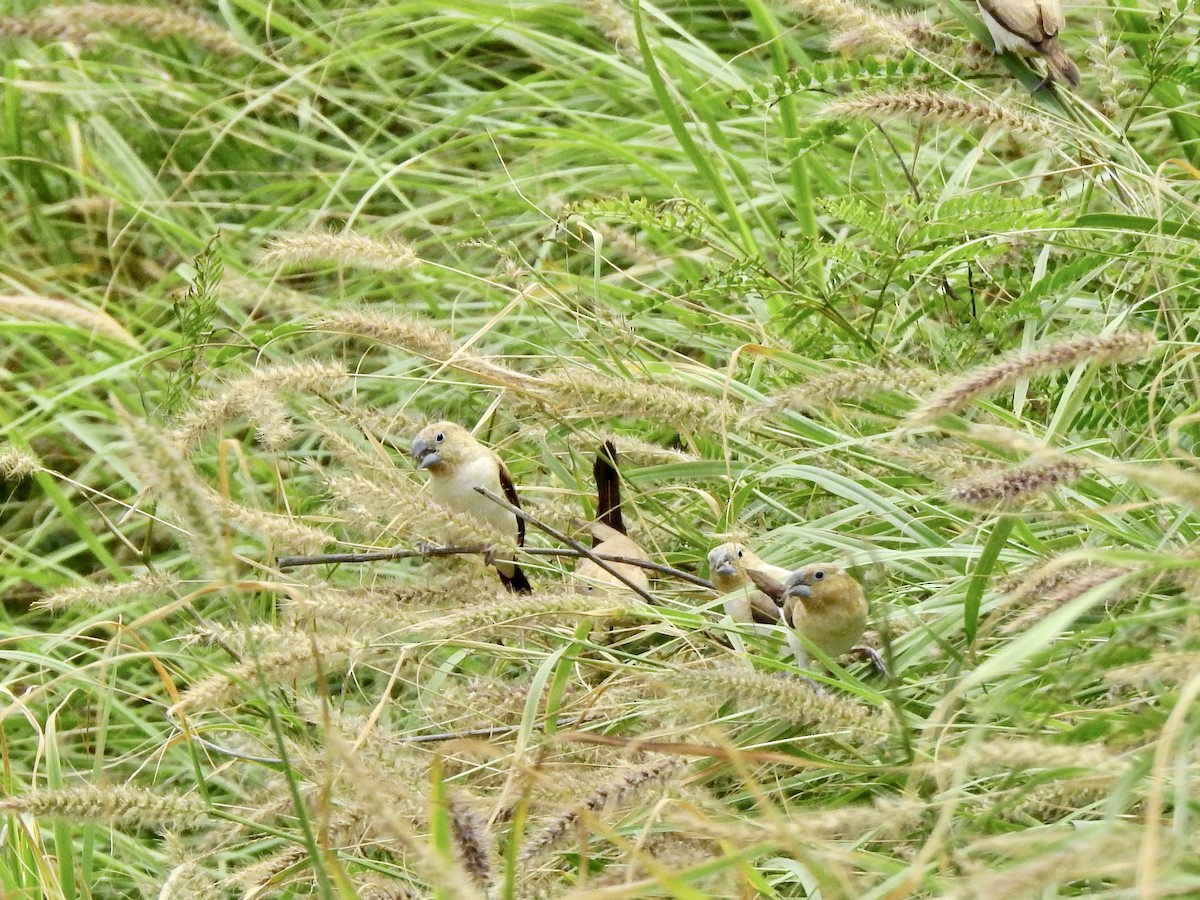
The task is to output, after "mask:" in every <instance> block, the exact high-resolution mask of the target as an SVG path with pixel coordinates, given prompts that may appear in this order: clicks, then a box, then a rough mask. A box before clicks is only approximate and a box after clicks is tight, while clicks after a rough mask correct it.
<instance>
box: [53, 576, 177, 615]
mask: <svg viewBox="0 0 1200 900" xmlns="http://www.w3.org/2000/svg"><path fill="white" fill-rule="evenodd" d="M178 585H179V582H178V581H177V580H176V579H174V578H171V577H170V576H168V575H166V574H164V573H162V572H147V573H146V574H144V575H141V576H139V577H137V578H132V579H130V580H129V581H122V582H118V583H116V584H81V585H78V586H76V587H69V588H66V589H64V590H61V591H55V592H54V593H53V594H47V595H46V596H45V597H42V598H41V599H39V600H37V601H35V602H34V604H33V605H34V607H36V608H37V609H45V610H50V611H51V612H61V611H62V610H65V609H70V608H72V607H75V606H91V607H95V608H97V609H108V608H110V607H113V606H117V605H119V604H121V603H124V602H125V601H126V600H134V599H137V598H140V597H148V596H151V595H155V594H166V593H168V592H173V591H174V590H175V589H176V588H177V587H178Z"/></svg>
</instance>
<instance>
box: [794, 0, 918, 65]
mask: <svg viewBox="0 0 1200 900" xmlns="http://www.w3.org/2000/svg"><path fill="white" fill-rule="evenodd" d="M784 6H785V7H786V8H787V9H790V10H794V11H795V12H798V13H800V14H801V15H803V16H805V17H807V18H810V19H814V20H816V21H818V22H821V23H822V24H824V25H828V26H829V27H830V29H831V30H833V31H842V32H844V31H851V30H853V31H855V32H856V33H857V34H858V35H859V36H860V41H861V45H862V46H863V47H864V48H865V49H871V50H887V51H889V52H891V53H897V54H900V53H905V52H906V51H908V50H909V49H910V48H911V44H910V42H909V39H908V37H907V35H905V34H904V32H903V31H902V30H901V29H900V28H899V27H898V25H897V23H896V22H895V21H893V20H892V19H891V18H889V17H886V16H881V15H879V14H878V13H876V12H874V11H872V10H870V9H868V8H867V7H865V6H860V5H859V4H857V3H854V2H852V0H785V2H784Z"/></svg>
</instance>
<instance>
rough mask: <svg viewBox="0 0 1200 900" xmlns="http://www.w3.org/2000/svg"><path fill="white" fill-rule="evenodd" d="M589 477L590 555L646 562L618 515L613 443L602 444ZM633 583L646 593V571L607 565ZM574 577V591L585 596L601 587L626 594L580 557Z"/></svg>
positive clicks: (611, 577) (608, 574)
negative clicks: (592, 508)
mask: <svg viewBox="0 0 1200 900" xmlns="http://www.w3.org/2000/svg"><path fill="white" fill-rule="evenodd" d="M592 476H593V477H594V478H595V480H596V519H595V521H593V522H589V523H588V524H587V526H586V530H587V532H588V533H589V534H590V535H591V536H592V552H593V553H595V554H596V555H598V556H621V557H624V558H625V559H641V560H645V561H647V562H649V560H650V557H649V556H647V555H646V551H644V550H643V549H642V548H641V547H639V546H638V545H637V543H636V542H634V540H633V539H632V538H630V537H629V532H628V531H627V530H626V529H625V518H624V516H623V515H622V513H621V476H620V475H619V474H618V472H617V448H616V447H615V446H614V445H613V442H612V441H605V442H604V443H603V445H601V447H600V452H599V453H597V454H596V461H595V462H594V463H593V464H592ZM608 565H610V566H611V567H612V568H613V569H614V570H615V571H617V572H620V573H621V574H622V575H623V576H625V578H626V579H627V580H628V581H629V582H631V583H632V584H635V585H637V586H638V587H639V588H641V589H642V590H649V588H650V578H649V577H648V576H647V574H646V570H645V569H643V568H641V567H640V566H634V565H630V564H628V563H608ZM575 574H576V576H578V577H579V578H580V579H581V580H580V582H579V583H578V584H577V585H576V587H575V590H576V591H578V592H579V593H581V594H588V593H592V592H593V591H595V590H596V589H597V588H600V589H602V590H604V591H622V592H626V593H628V592H629V585H627V584H623V583H622V582H621V580H620V579H618V578H616V577H615V576H614V575H613V573H612V572H608V571H605V570H604V569H602V568H601V567H600V566H598V565H596V563H595V562H593V561H592V560H590V559H587V558H586V557H584V558H580V560H579V562H578V564H577V565H576V566H575Z"/></svg>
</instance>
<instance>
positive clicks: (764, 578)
mask: <svg viewBox="0 0 1200 900" xmlns="http://www.w3.org/2000/svg"><path fill="white" fill-rule="evenodd" d="M746 574H747V575H748V576H749V577H750V580H751V581H753V582H754V586H755V587H756V588H758V589H759V590H760V591H762V592H763V593H764V594H766V595H767V596H768V597H770V598H771V599H772V600H774V601H775V603H776V604H781V603H783V585H782V584H781V583H780V582H778V581H776V580H775V579H774V578H772V577H771V576H770V575H768V574H767V573H766V572H763V571H760V570H758V569H750V568H748V569H746Z"/></svg>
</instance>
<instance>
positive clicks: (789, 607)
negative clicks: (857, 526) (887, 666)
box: [783, 563, 882, 668]
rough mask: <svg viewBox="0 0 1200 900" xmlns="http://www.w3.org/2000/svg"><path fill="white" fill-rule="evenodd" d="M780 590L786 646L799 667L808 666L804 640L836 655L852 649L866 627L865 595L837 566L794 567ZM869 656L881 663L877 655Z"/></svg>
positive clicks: (878, 663)
mask: <svg viewBox="0 0 1200 900" xmlns="http://www.w3.org/2000/svg"><path fill="white" fill-rule="evenodd" d="M783 593H784V601H783V624H784V625H786V626H788V631H787V641H788V647H790V648H791V651H792V655H793V656H794V657H795V659H796V665H798V666H800V667H802V668H803V667H805V666H807V665H808V647H807V646H806V642H807V643H808V644H811V645H812V646H814V647H816V648H817V649H819V650H820V651H821V652H822V653H824V654H825V655H826V656H829V657H838V656H841V655H842V654H843V653H846V652H847V651H849V650H851V649H854V644H855V642H856V641H857V640H858V639H859V638H860V637H862V633H863V631H864V630H865V629H866V627H867V597H866V594H864V593H863V589H862V585H860V584H859V583H858V582H857V581H855V580H854V579H853V578H851V577H850V576H849V575H847V574H846V571H845V570H844V569H842V568H841V567H840V566H836V565H834V564H832V563H817V564H815V565H809V566H805V567H804V568H802V569H797V570H796V571H795V572H792V574H791V575H789V576H788V577H787V580H786V581H784V583H783ZM861 649H864V650H866V649H867V648H861ZM869 654H874V651H869ZM872 659H873V661H874V662H875V663H876V665H877V666H882V661H880V660H879V658H878V656H877V655H873V656H872Z"/></svg>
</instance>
